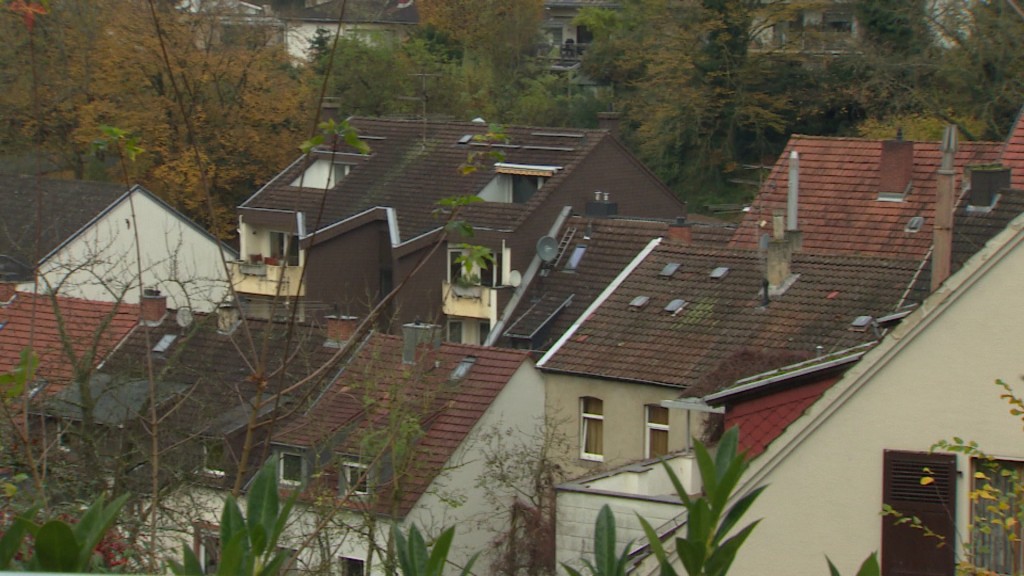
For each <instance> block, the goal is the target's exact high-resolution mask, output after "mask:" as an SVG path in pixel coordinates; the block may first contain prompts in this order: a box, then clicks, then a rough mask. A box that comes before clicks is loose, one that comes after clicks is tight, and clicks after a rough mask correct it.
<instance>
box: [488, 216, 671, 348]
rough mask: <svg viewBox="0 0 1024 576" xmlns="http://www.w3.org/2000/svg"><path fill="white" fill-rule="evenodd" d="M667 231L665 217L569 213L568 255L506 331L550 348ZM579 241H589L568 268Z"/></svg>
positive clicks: (540, 281)
mask: <svg viewBox="0 0 1024 576" xmlns="http://www.w3.org/2000/svg"><path fill="white" fill-rule="evenodd" d="M667 231H668V224H667V223H665V222H652V221H643V220H612V219H606V218H585V217H581V216H574V217H572V218H569V219H568V220H566V222H565V225H564V226H563V227H562V230H560V231H559V238H560V239H561V238H564V237H565V236H567V235H571V238H572V239H571V241H570V243H569V244H568V246H567V248H566V250H565V254H564V255H563V256H562V258H561V259H560V261H559V262H557V263H556V265H555V266H554V267H553V268H552V269H551V271H550V272H549V273H548V275H547V276H544V277H538V278H534V280H533V282H532V283H531V285H530V287H529V289H528V290H527V291H526V293H525V294H524V296H523V299H522V302H523V303H522V304H520V306H519V309H518V310H517V313H516V315H515V316H514V317H513V318H512V321H511V322H510V323H509V326H508V328H507V329H506V330H505V335H506V336H507V337H511V338H515V339H532V340H533V345H534V346H536V349H541V350H542V349H546V348H547V344H550V341H551V339H552V338H557V337H558V336H560V335H561V334H562V333H563V332H565V330H567V329H568V328H569V326H570V325H571V324H572V322H573V321H574V320H576V318H577V317H579V315H580V314H581V313H582V312H583V311H584V310H586V309H587V306H589V305H590V303H591V302H593V300H594V298H596V297H597V296H598V294H600V293H601V291H602V290H604V288H605V286H607V285H608V284H609V283H610V282H611V281H612V280H613V279H615V277H616V276H617V275H618V274H619V272H621V271H622V270H623V268H625V267H626V265H627V264H629V263H630V262H631V261H632V260H633V258H635V257H636V255H637V254H639V253H640V250H642V249H643V247H644V246H646V245H647V244H648V243H649V242H650V241H651V240H652V239H654V238H660V237H662V236H664V235H665V234H666V233H667ZM577 246H586V250H585V251H584V252H583V256H582V258H580V260H579V263H578V266H577V267H576V269H575V270H568V269H567V264H568V261H569V259H570V257H571V256H572V253H573V250H574V249H575V248H576V247H577ZM563 305H564V306H563ZM540 331H543V332H544V333H545V334H546V335H547V337H545V335H544V334H541V333H539V332H540Z"/></svg>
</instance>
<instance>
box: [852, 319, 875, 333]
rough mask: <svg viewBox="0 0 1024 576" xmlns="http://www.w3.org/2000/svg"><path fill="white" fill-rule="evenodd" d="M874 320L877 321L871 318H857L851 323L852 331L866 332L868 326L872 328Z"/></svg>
mask: <svg viewBox="0 0 1024 576" xmlns="http://www.w3.org/2000/svg"><path fill="white" fill-rule="evenodd" d="M874 320H875V319H874V318H872V317H871V316H857V317H856V318H854V319H853V322H850V330H853V331H854V332H866V331H867V329H868V326H871V323H872V322H874Z"/></svg>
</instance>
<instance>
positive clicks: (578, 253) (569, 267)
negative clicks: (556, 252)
mask: <svg viewBox="0 0 1024 576" xmlns="http://www.w3.org/2000/svg"><path fill="white" fill-rule="evenodd" d="M586 251H587V245H586V244H577V245H576V248H573V251H572V255H571V256H569V261H568V262H566V263H565V268H564V270H565V271H566V272H574V271H575V270H576V268H579V265H580V260H582V259H583V254H584V253H585V252H586Z"/></svg>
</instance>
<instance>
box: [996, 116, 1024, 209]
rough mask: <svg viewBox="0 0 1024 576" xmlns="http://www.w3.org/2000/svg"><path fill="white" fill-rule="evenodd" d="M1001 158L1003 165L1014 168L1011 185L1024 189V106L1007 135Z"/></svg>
mask: <svg viewBox="0 0 1024 576" xmlns="http://www.w3.org/2000/svg"><path fill="white" fill-rule="evenodd" d="M999 159H1000V161H1001V162H1002V164H1003V166H1009V167H1010V168H1012V169H1013V172H1012V173H1011V175H1010V186H1013V187H1014V188H1019V189H1024V108H1021V111H1020V112H1019V113H1018V114H1017V120H1016V121H1015V122H1014V123H1013V128H1012V129H1011V130H1010V134H1009V136H1007V137H1006V142H1005V143H1004V144H1003V149H1002V151H1001V152H1000V157H999Z"/></svg>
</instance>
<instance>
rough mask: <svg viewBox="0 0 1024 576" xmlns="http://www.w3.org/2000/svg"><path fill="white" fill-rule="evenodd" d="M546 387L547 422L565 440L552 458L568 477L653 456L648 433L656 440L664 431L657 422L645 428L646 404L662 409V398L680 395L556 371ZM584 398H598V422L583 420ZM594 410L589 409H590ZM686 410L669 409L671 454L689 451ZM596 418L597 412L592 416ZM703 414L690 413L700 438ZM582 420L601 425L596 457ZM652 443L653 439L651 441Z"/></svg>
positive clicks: (667, 389) (662, 388) (675, 390)
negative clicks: (587, 443) (586, 440)
mask: <svg viewBox="0 0 1024 576" xmlns="http://www.w3.org/2000/svg"><path fill="white" fill-rule="evenodd" d="M545 382H546V386H547V392H546V395H547V397H546V402H545V413H546V414H547V418H548V421H549V422H551V423H552V424H553V425H555V426H556V427H557V434H558V436H559V437H561V438H564V439H565V440H566V441H565V442H564V443H563V444H564V445H565V446H566V448H565V449H563V450H561V451H560V452H561V453H559V454H558V455H557V456H556V458H557V461H559V462H561V463H562V465H563V467H564V469H565V471H566V473H567V474H568V475H569V476H570V477H574V476H581V475H584V474H589V473H592V472H597V471H600V470H609V469H611V468H615V467H618V466H622V465H623V464H627V463H630V462H635V461H637V460H643V459H645V458H648V457H650V456H656V455H657V453H656V450H654V451H653V452H652V446H651V432H652V430H654V436H655V437H657V435H658V432H657V431H658V430H662V429H663V428H661V427H660V426H659V425H658V424H657V423H653V424H654V425H652V426H650V427H649V426H648V414H649V410H648V407H649V406H660V405H661V402H662V401H664V400H674V399H676V398H678V397H679V394H680V390H679V389H678V388H673V387H669V386H655V385H652V384H638V383H634V382H622V381H616V380H599V379H596V378H586V377H581V376H574V375H569V374H559V373H556V372H547V373H545ZM584 398H594V399H598V400H600V406H601V410H602V413H601V414H599V416H600V419H597V418H590V417H589V416H588V417H586V418H585V417H584V412H583V409H584V401H583V399H584ZM589 409H591V410H593V408H589ZM687 413H688V411H686V410H676V409H672V410H668V431H667V432H668V434H667V436H668V442H667V447H668V451H669V452H676V451H679V450H685V449H686V448H687V447H689V446H690V445H691V444H690V438H691V435H690V434H687V421H688V420H687ZM593 416H598V414H593ZM702 418H703V416H702V415H701V414H699V413H690V417H689V424H690V430H691V431H692V433H694V434H699V433H700V430H701V424H702V422H703V420H702ZM585 421H591V422H600V423H599V424H596V425H595V427H600V449H599V450H598V452H599V453H587V452H586V446H584V440H583V436H584V434H585V432H586V430H585V429H584V423H585ZM654 442H655V444H656V443H657V440H656V439H655V440H654Z"/></svg>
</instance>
